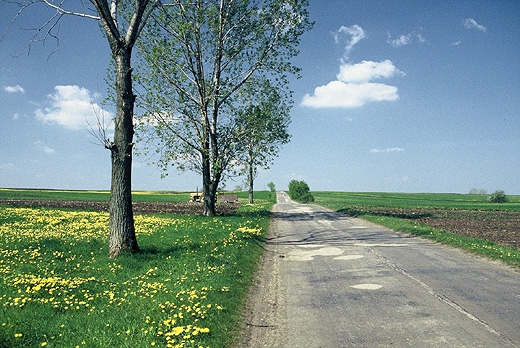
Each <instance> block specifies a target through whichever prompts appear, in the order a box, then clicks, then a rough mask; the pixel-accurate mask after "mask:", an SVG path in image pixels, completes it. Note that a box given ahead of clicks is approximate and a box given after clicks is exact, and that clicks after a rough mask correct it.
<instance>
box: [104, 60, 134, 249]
mask: <svg viewBox="0 0 520 348" xmlns="http://www.w3.org/2000/svg"><path fill="white" fill-rule="evenodd" d="M115 60H116V94H117V112H116V118H115V130H114V137H115V139H114V142H113V143H112V144H111V146H110V151H111V157H112V184H111V190H110V227H109V230H110V235H109V243H108V244H109V256H110V257H116V256H118V255H119V254H120V253H122V252H125V251H130V252H137V251H139V246H138V245H137V239H136V237H135V228H134V214H133V210H132V147H133V136H134V130H133V110H134V102H135V96H134V94H133V90H132V68H131V65H130V61H131V50H126V51H125V50H120V51H118V52H117V53H116V55H115Z"/></svg>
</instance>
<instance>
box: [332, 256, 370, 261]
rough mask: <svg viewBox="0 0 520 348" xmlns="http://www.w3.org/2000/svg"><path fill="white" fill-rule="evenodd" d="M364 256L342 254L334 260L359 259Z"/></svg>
mask: <svg viewBox="0 0 520 348" xmlns="http://www.w3.org/2000/svg"><path fill="white" fill-rule="evenodd" d="M363 257H364V256H363V255H342V256H337V257H335V258H334V260H346V261H348V260H357V259H361V258H363Z"/></svg>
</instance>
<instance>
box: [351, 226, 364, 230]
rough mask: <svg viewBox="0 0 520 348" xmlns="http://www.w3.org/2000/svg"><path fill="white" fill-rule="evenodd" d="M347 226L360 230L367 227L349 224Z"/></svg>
mask: <svg viewBox="0 0 520 348" xmlns="http://www.w3.org/2000/svg"><path fill="white" fill-rule="evenodd" d="M349 228H352V229H353V230H361V229H363V228H367V227H366V226H350V227H349Z"/></svg>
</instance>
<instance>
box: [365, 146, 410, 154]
mask: <svg viewBox="0 0 520 348" xmlns="http://www.w3.org/2000/svg"><path fill="white" fill-rule="evenodd" d="M403 151H404V149H403V148H402V147H387V148H386V149H372V150H370V151H369V152H370V153H390V152H403Z"/></svg>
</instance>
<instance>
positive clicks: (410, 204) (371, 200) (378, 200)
mask: <svg viewBox="0 0 520 348" xmlns="http://www.w3.org/2000/svg"><path fill="white" fill-rule="evenodd" d="M312 195H313V196H314V198H315V199H316V203H317V204H323V205H327V206H328V207H330V208H331V209H336V210H340V209H343V208H345V207H347V206H363V207H390V208H442V209H472V210H479V209H480V210H516V211H520V196H508V199H509V202H507V203H501V204H496V203H490V202H488V201H487V198H488V196H487V195H470V194H457V193H384V192H314V191H313V192H312Z"/></svg>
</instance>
